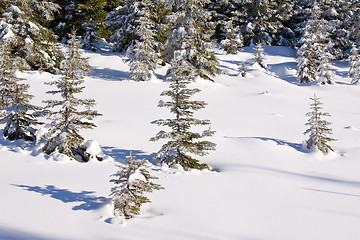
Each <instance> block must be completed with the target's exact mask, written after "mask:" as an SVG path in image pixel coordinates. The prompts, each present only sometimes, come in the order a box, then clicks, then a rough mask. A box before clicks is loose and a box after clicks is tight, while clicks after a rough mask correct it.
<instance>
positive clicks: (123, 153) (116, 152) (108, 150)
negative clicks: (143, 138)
mask: <svg viewBox="0 0 360 240" xmlns="http://www.w3.org/2000/svg"><path fill="white" fill-rule="evenodd" d="M101 149H102V150H103V152H104V153H105V154H106V155H109V156H110V157H112V158H114V159H115V161H117V162H120V163H124V160H125V159H126V157H127V156H130V152H132V154H133V156H135V157H136V159H144V158H145V159H146V160H147V161H149V162H150V163H152V164H154V165H157V162H156V161H155V160H154V158H155V156H156V153H151V154H148V153H146V152H144V151H141V150H127V149H118V148H114V147H104V146H102V147H101Z"/></svg>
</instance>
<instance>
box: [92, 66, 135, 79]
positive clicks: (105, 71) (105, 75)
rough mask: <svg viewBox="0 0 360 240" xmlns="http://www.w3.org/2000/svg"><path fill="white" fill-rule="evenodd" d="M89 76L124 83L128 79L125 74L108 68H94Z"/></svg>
mask: <svg viewBox="0 0 360 240" xmlns="http://www.w3.org/2000/svg"><path fill="white" fill-rule="evenodd" d="M89 76H90V77H94V78H101V79H104V80H110V81H124V80H128V79H129V74H128V73H127V72H124V71H120V70H115V69H110V68H94V69H93V71H92V72H90V73H89Z"/></svg>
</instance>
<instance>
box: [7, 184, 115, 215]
mask: <svg viewBox="0 0 360 240" xmlns="http://www.w3.org/2000/svg"><path fill="white" fill-rule="evenodd" d="M14 186H16V187H19V188H22V189H24V190H26V191H29V192H36V193H40V194H41V195H42V196H49V197H51V198H54V199H57V200H60V201H62V202H63V203H80V205H77V206H75V207H73V208H72V209H73V210H75V211H77V210H84V211H91V210H96V209H99V208H101V207H103V206H104V205H106V204H107V203H108V202H109V199H108V198H105V197H97V196H95V195H94V193H95V192H93V191H82V192H71V191H70V190H68V189H60V188H57V187H55V186H53V185H46V186H45V187H39V186H28V185H15V184H14Z"/></svg>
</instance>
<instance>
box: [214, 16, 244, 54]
mask: <svg viewBox="0 0 360 240" xmlns="http://www.w3.org/2000/svg"><path fill="white" fill-rule="evenodd" d="M224 31H225V32H226V33H225V39H223V40H221V42H220V49H223V50H224V51H225V52H227V53H229V54H236V53H238V52H239V50H240V48H241V47H242V46H244V44H243V39H242V35H241V34H239V30H238V29H237V28H234V26H233V24H232V22H227V23H225V29H224Z"/></svg>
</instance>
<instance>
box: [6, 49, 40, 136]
mask: <svg viewBox="0 0 360 240" xmlns="http://www.w3.org/2000/svg"><path fill="white" fill-rule="evenodd" d="M26 69H27V68H26V64H25V63H24V61H23V60H22V59H19V58H15V57H11V56H10V51H9V49H8V46H7V45H6V44H4V45H1V47H0V94H1V104H0V105H1V110H2V111H3V114H2V118H0V123H2V124H5V128H4V130H3V135H4V137H6V138H8V139H10V140H17V139H25V140H28V141H34V140H35V133H36V129H35V128H34V126H36V125H39V124H41V123H40V122H38V121H37V120H36V117H35V115H34V114H30V113H29V111H33V112H34V111H37V110H40V107H36V106H34V105H31V104H30V103H29V102H30V100H31V99H32V98H33V97H34V96H33V95H31V94H29V93H28V89H29V85H28V84H26V83H22V81H24V80H25V79H22V78H18V77H16V76H15V71H23V70H26Z"/></svg>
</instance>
